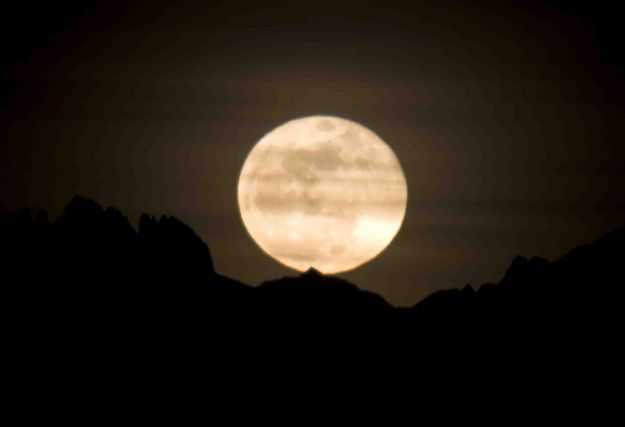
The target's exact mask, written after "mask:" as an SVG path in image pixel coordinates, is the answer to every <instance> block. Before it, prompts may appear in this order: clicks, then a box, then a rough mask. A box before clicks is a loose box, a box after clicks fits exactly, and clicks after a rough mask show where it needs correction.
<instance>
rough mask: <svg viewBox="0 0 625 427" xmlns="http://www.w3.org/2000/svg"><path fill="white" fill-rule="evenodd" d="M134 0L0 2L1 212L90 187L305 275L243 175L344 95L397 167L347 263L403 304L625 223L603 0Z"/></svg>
mask: <svg viewBox="0 0 625 427" xmlns="http://www.w3.org/2000/svg"><path fill="white" fill-rule="evenodd" d="M133 3H134V2H121V1H120V2H116V1H101V2H82V3H81V5H80V6H74V5H72V4H70V3H65V4H64V3H63V2H54V4H52V5H44V6H42V5H37V4H36V3H28V2H21V3H20V4H19V5H16V6H10V7H9V8H8V9H6V8H5V10H4V11H3V13H2V15H3V17H2V28H3V29H2V47H3V49H2V52H3V53H4V57H3V58H2V61H1V64H2V68H1V70H0V71H1V72H2V76H1V77H2V80H1V87H0V91H1V92H0V95H1V98H0V108H2V110H1V112H0V124H1V127H0V194H1V196H2V197H1V200H0V210H2V211H7V210H13V209H17V208H19V207H26V206H30V207H36V208H39V207H44V208H49V209H50V210H51V212H52V214H53V215H55V214H56V215H58V213H59V212H60V211H61V209H62V207H63V206H64V205H65V203H66V202H67V201H68V200H69V199H70V198H71V197H72V196H73V195H74V194H77V193H78V194H81V195H84V196H86V197H90V198H93V199H95V200H97V201H98V202H100V203H101V204H104V205H106V206H116V207H119V208H120V209H122V210H123V211H124V212H125V213H126V214H127V215H128V216H129V219H130V220H131V222H132V223H133V224H135V225H136V223H137V221H138V216H139V214H140V212H149V213H151V214H155V215H161V214H167V215H175V216H177V217H178V218H180V219H181V220H183V221H184V222H186V223H187V224H189V225H190V226H191V227H192V228H193V229H194V230H196V232H198V234H200V236H201V237H202V238H203V239H204V240H205V241H206V242H207V243H208V245H209V246H210V248H211V251H212V254H213V258H214V261H215V266H216V269H217V270H218V271H219V272H221V273H222V274H225V275H227V276H230V277H234V278H237V279H240V280H243V281H245V282H247V283H250V284H256V283H260V282H261V281H263V280H266V279H270V278H276V277H279V276H283V275H285V274H292V272H290V271H289V270H287V269H286V268H284V267H282V266H281V265H280V264H278V263H277V262H275V261H273V260H272V259H270V258H269V257H267V256H266V255H265V254H264V253H262V252H261V250H260V249H259V248H258V247H257V246H256V245H255V244H254V243H253V241H252V240H251V238H250V237H249V236H248V235H247V233H246V231H245V229H244V227H243V224H242V221H241V219H240V216H239V212H238V206H237V201H236V186H237V179H238V174H239V172H240V169H241V166H242V164H243V161H244V160H245V157H246V155H247V154H248V152H249V151H250V150H251V148H252V147H253V145H254V143H255V142H256V141H258V140H259V139H260V138H261V137H262V136H263V135H264V134H265V133H266V132H268V131H270V130H271V129H273V128H274V127H276V126H277V125H279V124H280V123H282V122H285V121H287V120H290V119H293V118H297V117H301V116H305V115H312V114H333V115H338V116H341V117H345V118H349V119H351V120H355V121H357V122H360V123H362V124H364V125H365V126H367V127H369V128H371V129H372V130H373V131H374V132H376V133H377V134H378V135H380V136H381V137H382V138H383V139H384V140H385V141H386V142H387V143H388V144H389V145H390V146H391V147H392V148H393V150H394V151H395V153H396V154H397V156H398V158H399V159H400V162H401V164H402V167H403V169H404V172H405V174H406V178H407V181H408V194H409V201H408V211H407V215H406V219H405V221H404V225H403V227H402V229H401V230H400V232H399V234H398V235H397V237H396V238H395V240H394V241H393V242H392V243H391V245H390V246H389V248H388V249H387V250H386V251H385V252H384V253H383V254H382V255H381V256H380V257H378V258H377V259H375V260H373V261H371V262H369V263H368V264H366V265H364V266H362V267H361V268H359V269H358V270H355V271H353V272H350V273H346V274H343V275H341V276H342V277H345V278H347V279H348V280H350V281H352V282H354V283H356V284H358V285H359V286H360V287H362V288H364V289H368V290H371V291H374V292H377V293H379V294H381V295H382V296H384V297H385V298H387V299H388V300H389V301H390V302H391V303H393V304H398V305H411V304H414V303H415V302H417V301H418V300H420V299H421V298H423V297H424V296H426V295H427V294H429V293H431V292H432V291H434V290H437V289H441V288H450V287H458V286H462V285H464V284H465V283H468V282H470V283H473V284H476V285H477V284H481V283H483V282H486V281H497V280H498V279H499V278H500V277H501V276H502V274H503V273H504V272H505V270H506V268H507V267H508V266H509V263H510V261H511V259H512V258H513V257H514V256H515V255H519V254H520V255H526V256H531V255H539V256H545V257H547V258H549V259H552V260H553V259H555V258H557V257H559V256H561V255H563V254H564V253H565V252H566V251H567V250H568V249H570V248H571V247H573V246H575V245H578V244H580V243H583V242H586V241H590V240H593V239H594V238H596V237H599V236H600V235H601V234H602V233H604V232H607V231H609V230H610V229H612V228H614V227H616V226H618V225H622V224H623V223H625V197H624V195H625V191H624V189H625V186H624V185H625V162H624V154H625V143H624V136H625V130H624V129H623V123H625V111H624V108H623V107H624V103H623V101H624V100H625V87H624V84H623V76H624V73H623V58H622V56H621V51H622V47H621V46H620V45H619V40H620V39H622V38H623V37H622V36H623V35H622V34H621V30H620V28H619V27H620V22H618V14H617V11H616V10H610V9H609V7H611V6H608V5H610V4H611V3H610V2H605V4H604V5H602V4H601V2H591V3H592V4H590V5H588V4H587V5H585V6H577V5H574V4H573V5H572V4H571V3H569V2H555V1H553V2H539V1H518V2H517V1H511V2H498V1H481V2H460V1H459V2H452V1H444V0H438V1H413V2H409V3H405V4H404V3H401V2H394V1H337V0H335V1H330V2H326V1H310V2H309V1H297V2H275V1H274V2H271V1H262V2H255V3H244V2H243V3H241V2H233V1H227V2H208V1H195V2H194V1H181V2H171V1H162V2H156V1H153V2H141V3H139V2H136V4H134V5H133ZM467 3H468V4H467Z"/></svg>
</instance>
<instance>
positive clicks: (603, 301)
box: [0, 197, 625, 353]
mask: <svg viewBox="0 0 625 427" xmlns="http://www.w3.org/2000/svg"><path fill="white" fill-rule="evenodd" d="M0 235H1V238H2V240H1V241H2V264H3V265H2V269H3V271H4V278H3V282H4V284H3V288H4V290H3V294H4V298H3V299H4V302H3V305H4V306H5V313H9V314H10V317H11V318H12V319H13V321H12V322H13V323H12V325H13V329H12V332H13V333H14V334H15V335H16V336H17V337H18V338H19V337H21V338H24V337H26V336H27V337H28V340H29V342H31V343H32V342H33V341H32V340H33V337H34V336H37V337H38V339H40V340H42V341H41V342H43V343H45V342H47V341H46V340H50V341H48V343H49V344H50V345H54V346H58V345H61V344H60V343H63V342H65V343H66V344H68V343H71V344H72V345H76V344H77V343H78V342H80V343H83V344H85V345H87V343H89V342H91V343H93V342H94V341H98V340H107V341H108V342H110V343H115V344H119V345H122V344H123V345H127V346H130V347H132V348H140V347H141V346H142V345H147V344H148V343H150V344H154V342H155V340H157V341H160V342H168V343H169V344H168V345H169V346H172V345H181V346H183V347H184V348H188V347H189V346H190V347H193V348H195V350H198V351H199V350H200V349H201V348H204V347H202V346H206V345H208V344H207V343H210V342H212V341H214V340H229V341H232V342H234V343H235V344H236V345H240V346H246V345H252V343H256V344H258V343H260V342H262V343H263V345H267V343H269V342H274V343H279V344H280V345H285V343H286V342H290V343H299V344H301V343H302V342H306V343H308V344H310V343H311V342H315V343H317V344H320V343H321V344H327V343H329V342H333V343H334V344H335V345H341V346H347V345H352V344H354V345H356V344H357V345H359V346H362V345H365V346H370V347H371V348H378V349H379V345H382V344H383V345H384V348H385V349H390V350H402V351H407V352H408V353H410V352H418V351H419V349H423V348H425V343H430V345H431V344H432V343H436V345H437V346H444V347H445V348H457V349H464V350H466V351H471V352H475V351H477V350H476V349H478V348H484V347H485V346H487V347H488V348H491V349H492V348H493V347H499V348H500V349H501V348H507V349H510V348H517V349H520V348H524V349H525V350H527V349H528V348H539V347H540V348H542V349H543V350H544V349H545V348H556V347H557V346H558V345H560V344H562V343H563V342H564V343H566V344H567V345H570V344H571V343H582V342H583V343H585V345H589V343H590V342H595V344H596V345H603V342H602V341H601V338H602V336H603V335H604V334H610V333H612V332H613V330H614V325H616V324H618V323H616V322H618V321H619V320H622V319H620V318H621V317H622V316H621V313H622V311H623V310H622V308H621V300H620V288H621V287H622V286H623V285H624V284H625V280H624V274H623V265H624V264H625V256H624V255H625V251H624V250H623V248H624V247H625V246H624V244H625V228H620V229H618V230H615V231H613V232H612V233H610V234H608V235H606V236H604V237H602V238H601V239H599V240H598V241H596V242H595V243H592V244H589V245H584V246H582V247H579V248H576V249H574V250H572V251H571V252H570V253H569V254H567V255H566V256H564V257H562V258H561V259H560V260H558V261H556V262H554V263H549V262H548V261H547V260H544V259H541V258H532V259H529V260H528V259H526V258H522V257H517V258H516V259H514V261H513V262H512V265H511V267H510V269H509V270H508V272H507V273H506V275H505V277H504V278H503V279H502V280H501V282H500V283H498V284H486V285H483V286H481V287H479V289H477V290H474V289H473V288H472V287H471V286H468V285H467V286H466V287H465V288H463V289H461V290H448V291H441V292H437V293H434V294H433V295H430V296H429V297H427V298H426V299H425V300H423V301H422V302H420V303H419V304H417V305H415V306H414V307H412V308H408V309H399V308H394V307H391V306H390V305H389V304H388V303H387V302H386V301H385V300H384V299H382V298H381V297H379V296H377V295H375V294H372V293H370V292H365V291H361V290H359V289H358V288H357V287H356V286H354V285H352V284H350V283H348V282H346V281H344V280H342V279H339V278H335V277H326V276H323V275H321V274H319V273H317V272H315V271H314V270H311V271H309V272H307V273H305V274H303V275H301V276H299V277H292V278H283V279H279V280H274V281H270V282H266V283H264V284H262V285H261V286H259V287H256V288H255V287H250V286H247V285H245V284H242V283H240V282H237V281H235V280H232V279H228V278H226V277H223V276H220V275H219V274H217V273H216V272H215V271H214V268H213V263H212V259H211V255H210V251H209V249H208V247H207V246H206V245H205V244H204V243H203V242H202V241H201V239H200V238H199V237H198V236H197V235H196V234H195V233H194V232H193V231H192V230H191V229H190V228H189V227H187V226H186V225H184V224H183V223H182V222H180V221H178V220H177V219H175V218H173V217H162V218H160V219H156V218H154V217H150V216H148V215H143V216H142V217H141V220H140V222H139V228H138V230H137V231H135V230H134V229H133V227H132V226H131V225H130V224H129V222H128V220H127V219H126V217H124V216H123V215H122V214H121V213H120V212H119V211H118V210H116V209H112V208H108V209H106V210H105V209H102V208H101V207H100V206H99V205H98V204H97V203H95V202H93V201H91V200H86V199H84V198H81V197H76V198H74V199H73V200H72V201H71V202H70V203H69V204H68V205H67V207H66V209H65V212H64V213H63V214H62V215H61V216H60V217H59V219H58V220H57V221H56V222H54V223H50V222H49V221H48V218H47V215H46V214H45V212H40V213H39V214H37V216H36V217H35V218H34V220H33V219H31V216H30V213H29V212H28V211H22V212H18V213H16V214H3V215H2V217H1V220H0ZM241 268H245V260H241ZM51 337H53V339H52V338H51ZM272 340H273V341H272ZM174 342H175V343H177V344H173V343H174ZM215 342H217V341H215ZM220 342H221V341H220ZM308 344H307V345H308ZM196 346H198V347H197V348H196ZM376 346H377V347H376ZM467 346H469V347H470V348H471V349H470V350H467ZM430 348H431V347H430Z"/></svg>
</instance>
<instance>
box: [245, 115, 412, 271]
mask: <svg viewBox="0 0 625 427" xmlns="http://www.w3.org/2000/svg"><path fill="white" fill-rule="evenodd" d="M238 198H239V208H240V209H241V216H242V218H243V222H244V224H245V226H246V228H247V230H248V232H249V233H250V235H251V236H252V238H253V239H254V240H255V241H256V243H258V245H259V246H260V247H261V248H262V249H263V250H264V251H265V252H266V253H267V254H269V255H271V256H272V257H273V258H275V259H276V260H278V261H279V262H281V263H283V264H285V265H286V266H288V267H291V268H293V269H295V270H299V271H304V270H307V269H308V268H310V267H314V268H316V269H317V270H319V271H321V272H323V273H337V272H341V271H346V270H351V269H354V268H356V267H358V266H359V265H361V264H363V263H365V262H367V261H369V260H370V259H372V258H374V257H376V256H377V255H378V254H379V253H380V252H382V251H383V250H384V248H386V246H388V244H389V243H390V242H391V240H392V239H393V237H394V236H395V234H397V232H398V231H399V228H400V226H401V223H402V221H403V218H404V214H405V212H406V200H407V188H406V179H405V178H404V174H403V172H402V169H401V166H400V164H399V161H398V160H397V157H396V156H395V154H394V153H393V151H392V150H391V148H390V147H389V146H388V145H386V144H385V143H384V141H382V140H381V139H380V138H379V137H378V136H377V135H376V134H375V133H373V132H372V131H370V130H369V129H367V128H366V127H364V126H361V125H359V124H357V123H355V122H352V121H350V120H345V119H342V118H338V117H333V116H311V117H305V118H302V119H297V120H292V121H290V122H287V123H285V124H283V125H281V126H279V127H277V128H276V129H274V130H273V131H271V132H269V133H268V134H267V135H265V136H264V137H263V138H262V139H261V140H260V141H259V142H258V143H257V144H256V146H255V147H254V148H253V149H252V151H251V152H250V154H249V155H248V157H247V159H246V161H245V163H244V165H243V169H242V171H241V176H240V177H239V188H238Z"/></svg>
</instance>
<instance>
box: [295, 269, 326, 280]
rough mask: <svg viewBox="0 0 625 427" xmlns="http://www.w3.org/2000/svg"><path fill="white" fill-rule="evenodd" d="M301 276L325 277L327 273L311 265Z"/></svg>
mask: <svg viewBox="0 0 625 427" xmlns="http://www.w3.org/2000/svg"><path fill="white" fill-rule="evenodd" d="M300 276H301V277H308V278H313V277H324V276H325V275H324V274H323V273H321V272H320V271H319V270H317V269H316V268H314V267H310V268H309V269H308V270H306V271H305V272H303V273H302V274H301V275H300Z"/></svg>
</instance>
